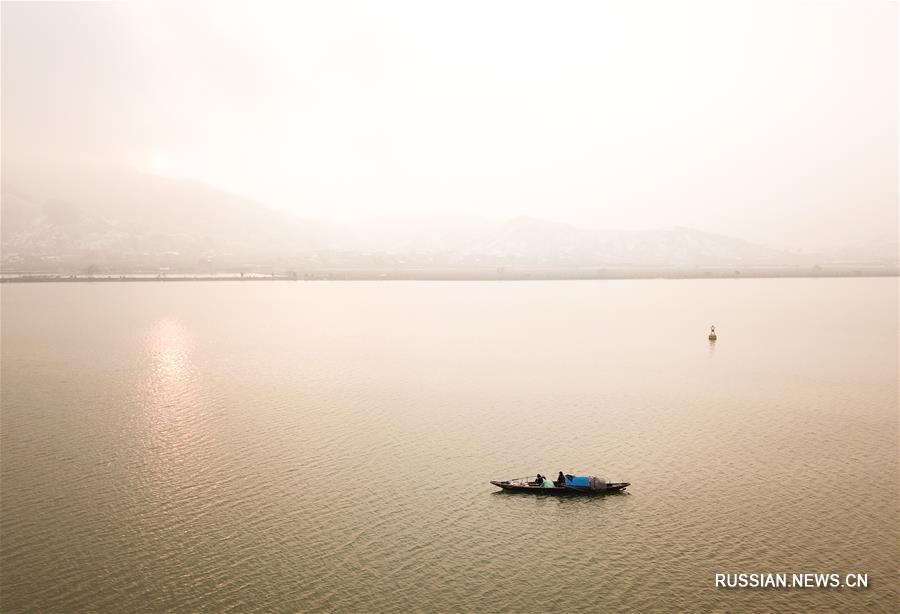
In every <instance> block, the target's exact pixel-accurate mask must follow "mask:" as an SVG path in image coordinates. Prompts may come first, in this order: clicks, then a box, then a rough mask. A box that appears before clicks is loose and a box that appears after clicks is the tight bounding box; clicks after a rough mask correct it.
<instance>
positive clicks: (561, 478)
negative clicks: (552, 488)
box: [556, 471, 566, 488]
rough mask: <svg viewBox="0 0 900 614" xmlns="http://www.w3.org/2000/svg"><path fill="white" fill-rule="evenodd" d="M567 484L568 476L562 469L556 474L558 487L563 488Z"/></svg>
mask: <svg viewBox="0 0 900 614" xmlns="http://www.w3.org/2000/svg"><path fill="white" fill-rule="evenodd" d="M565 485H566V476H565V475H564V474H563V472H562V471H560V472H559V475H558V476H556V487H557V488H563V487H565Z"/></svg>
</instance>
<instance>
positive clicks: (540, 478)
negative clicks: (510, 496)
mask: <svg viewBox="0 0 900 614" xmlns="http://www.w3.org/2000/svg"><path fill="white" fill-rule="evenodd" d="M528 484H529V485H530V486H543V485H544V476H542V475H541V474H540V473H539V474H537V477H536V478H535V480H534V482H528Z"/></svg>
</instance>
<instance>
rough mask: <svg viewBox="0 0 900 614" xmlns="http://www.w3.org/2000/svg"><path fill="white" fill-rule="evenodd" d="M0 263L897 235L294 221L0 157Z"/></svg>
mask: <svg viewBox="0 0 900 614" xmlns="http://www.w3.org/2000/svg"><path fill="white" fill-rule="evenodd" d="M0 231H2V232H0V234H2V256H3V270H4V271H7V272H9V271H29V270H32V271H54V272H80V271H83V270H85V269H86V268H91V269H93V270H101V271H110V272H130V271H157V270H160V269H162V270H180V271H185V272H199V273H210V272H216V271H229V270H230V271H234V270H237V269H242V270H286V269H294V270H302V269H304V268H329V267H331V268H350V269H352V268H374V269H380V268H409V267H420V268H428V267H450V268H459V269H465V268H473V267H481V268H485V267H539V268H553V267H559V268H586V267H594V268H603V267H655V268H679V267H680V268H691V267H735V268H738V267H753V266H796V265H803V266H812V265H815V264H828V263H830V262H844V263H850V264H853V263H859V262H866V263H880V262H883V263H886V264H888V265H891V266H896V259H897V242H896V239H895V238H892V237H885V238H883V239H881V240H879V241H873V242H870V243H866V244H860V245H855V246H848V247H845V248H840V249H837V250H832V251H829V252H822V253H818V254H809V253H805V254H801V253H791V252H785V251H781V250H777V249H772V248H768V247H763V246H760V245H755V244H752V243H749V242H747V241H743V240H741V239H736V238H732V237H726V236H721V235H717V234H713V233H708V232H701V231H698V230H693V229H689V228H668V229H660V230H640V231H637V230H632V231H622V230H617V231H614V230H588V229H584V228H578V227H575V226H571V225H568V224H562V223H558V222H552V221H547V220H541V219H536V218H531V217H518V218H514V219H512V220H508V221H506V222H503V223H497V224H481V225H477V226H475V225H469V226H450V225H445V224H438V223H432V224H430V225H429V224H422V223H419V224H413V223H411V222H404V221H399V222H397V221H394V222H385V221H382V222H380V223H365V224H363V223H356V224H345V225H340V226H339V225H334V224H327V223H316V222H309V221H300V220H296V219H293V218H291V217H289V216H288V215H286V214H283V213H280V212H278V211H275V210H273V209H271V208H269V207H267V206H265V205H263V204H260V203H256V202H253V201H251V200H248V199H245V198H241V197H238V196H235V195H233V194H229V193H226V192H222V191H219V190H216V189H214V188H211V187H209V186H206V185H204V184H201V183H198V182H194V181H187V180H180V179H171V178H166V177H162V176H157V175H148V174H143V173H139V172H136V171H131V170H127V169H109V168H104V169H100V168H91V169H87V170H79V172H74V171H72V170H67V171H57V172H53V173H48V172H47V171H46V170H43V171H42V172H40V173H37V172H32V173H29V172H25V171H17V170H15V169H13V170H10V169H6V168H4V174H3V185H2V200H0Z"/></svg>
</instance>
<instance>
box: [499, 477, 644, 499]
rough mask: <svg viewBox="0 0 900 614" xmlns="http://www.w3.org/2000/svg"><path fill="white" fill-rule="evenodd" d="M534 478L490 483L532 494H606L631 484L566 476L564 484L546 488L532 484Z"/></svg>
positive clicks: (510, 490)
mask: <svg viewBox="0 0 900 614" xmlns="http://www.w3.org/2000/svg"><path fill="white" fill-rule="evenodd" d="M534 481H535V478H515V479H512V480H491V484H493V485H494V486H497V487H499V488H502V489H503V490H506V491H509V492H524V493H529V494H533V495H557V496H559V495H607V494H610V493H615V492H621V491H623V490H625V488H626V487H628V486H631V482H607V481H605V480H602V479H599V478H590V477H588V476H569V475H567V476H566V485H565V486H555V487H554V488H547V487H545V486H538V485H537V484H534V483H533V482H534Z"/></svg>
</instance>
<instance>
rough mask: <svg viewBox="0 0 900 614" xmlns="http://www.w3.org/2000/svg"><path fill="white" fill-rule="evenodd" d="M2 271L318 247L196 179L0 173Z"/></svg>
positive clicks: (269, 213) (122, 173)
mask: <svg viewBox="0 0 900 614" xmlns="http://www.w3.org/2000/svg"><path fill="white" fill-rule="evenodd" d="M0 207H2V209H0V220H2V226H0V231H2V249H3V258H4V265H5V267H4V268H9V267H10V265H11V264H13V263H15V262H16V261H21V262H23V263H25V262H27V263H29V264H32V265H34V264H35V263H36V262H56V263H61V264H63V265H64V264H65V263H71V264H72V265H74V266H79V265H82V264H84V263H86V262H88V261H90V262H91V263H92V264H96V265H106V266H115V265H116V264H118V263H121V264H128V265H135V266H141V265H146V266H156V265H158V264H160V263H165V262H171V263H177V264H179V265H181V266H184V265H186V264H187V265H190V264H198V263H203V262H214V261H216V260H223V261H227V262H233V263H237V262H242V261H244V260H246V259H248V258H250V259H254V258H256V259H258V258H265V259H271V258H273V257H276V256H286V255H291V254H295V253H298V252H309V251H312V250H314V249H317V248H318V247H319V246H318V245H317V244H316V243H315V241H314V239H313V237H312V236H311V233H310V232H308V231H306V230H305V229H304V228H302V227H301V225H300V224H299V223H296V222H294V221H292V220H289V219H287V218H286V217H285V216H283V215H281V214H279V213H278V212H276V211H273V210H272V209H270V208H268V207H266V206H264V205H261V204H259V203H255V202H253V201H250V200H247V199H244V198H240V197H237V196H234V195H232V194H229V193H227V192H222V191H218V190H215V189H213V188H210V187H208V186H206V185H203V184H201V183H198V182H193V181H187V180H177V179H169V178H165V177H160V176H155V175H147V174H142V173H138V172H134V171H129V170H124V169H103V170H98V169H91V170H90V171H82V172H80V173H78V174H75V173H71V172H55V173H50V174H47V173H42V174H41V175H40V177H38V176H36V175H33V174H29V173H27V172H21V173H19V172H15V171H14V172H9V171H8V170H7V169H4V175H3V185H2V201H0Z"/></svg>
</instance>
